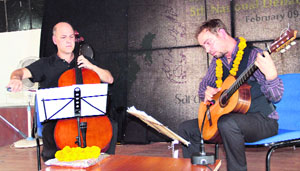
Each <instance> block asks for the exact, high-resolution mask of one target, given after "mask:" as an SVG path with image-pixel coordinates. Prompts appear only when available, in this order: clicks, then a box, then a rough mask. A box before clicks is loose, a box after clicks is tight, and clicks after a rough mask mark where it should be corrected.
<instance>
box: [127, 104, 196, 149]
mask: <svg viewBox="0 0 300 171" xmlns="http://www.w3.org/2000/svg"><path fill="white" fill-rule="evenodd" d="M127 112H128V113H130V114H132V115H134V116H136V117H137V118H139V119H141V120H142V121H143V122H145V123H146V124H147V125H149V126H151V127H152V128H154V129H155V130H157V131H158V132H160V133H162V134H164V135H166V136H168V137H169V138H171V139H173V140H178V141H180V142H181V143H183V144H185V145H186V146H189V144H190V142H188V141H187V140H185V139H183V138H182V137H180V136H179V135H177V134H176V133H175V132H173V131H172V130H170V129H169V128H167V127H166V126H164V125H163V124H162V123H160V122H159V121H157V120H156V119H154V118H153V117H152V116H150V115H148V114H147V113H145V112H144V111H140V110H137V109H136V108H135V107H134V106H132V107H130V108H128V109H127Z"/></svg>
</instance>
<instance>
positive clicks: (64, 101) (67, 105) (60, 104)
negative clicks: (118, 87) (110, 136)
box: [34, 83, 108, 170]
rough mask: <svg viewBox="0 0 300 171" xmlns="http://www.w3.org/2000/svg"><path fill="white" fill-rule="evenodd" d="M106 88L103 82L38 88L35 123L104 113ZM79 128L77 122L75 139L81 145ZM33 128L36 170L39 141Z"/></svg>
mask: <svg viewBox="0 0 300 171" xmlns="http://www.w3.org/2000/svg"><path fill="white" fill-rule="evenodd" d="M107 90H108V84H105V83H102V84H77V85H72V86H67V87H59V88H49V89H40V90H38V91H37V98H36V105H37V108H38V111H36V112H35V114H36V116H35V120H34V122H35V125H38V122H45V121H47V120H54V119H64V118H73V117H77V121H79V118H80V117H81V116H97V115H105V113H106V103H107ZM72 102H74V103H72ZM72 113H73V114H74V115H73V114H72ZM37 115H39V121H38V120H37ZM79 128H80V123H79V122H78V137H76V139H77V141H78V145H79V146H80V147H81V146H82V143H81V138H80V129H79ZM83 129H84V128H83ZM85 129H86V128H85ZM34 130H35V131H34V132H35V138H36V142H37V160H38V161H37V162H38V170H40V169H41V160H40V157H41V156H40V143H39V139H38V135H37V128H34ZM84 145H85V144H84Z"/></svg>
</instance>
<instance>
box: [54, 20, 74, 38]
mask: <svg viewBox="0 0 300 171" xmlns="http://www.w3.org/2000/svg"><path fill="white" fill-rule="evenodd" d="M62 28H69V29H71V30H73V32H74V29H73V27H72V26H71V24H69V23H67V22H59V23H57V24H55V26H54V27H53V29H52V34H53V36H54V35H55V34H56V32H57V31H58V30H60V29H62Z"/></svg>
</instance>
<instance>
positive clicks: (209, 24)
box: [195, 19, 228, 38]
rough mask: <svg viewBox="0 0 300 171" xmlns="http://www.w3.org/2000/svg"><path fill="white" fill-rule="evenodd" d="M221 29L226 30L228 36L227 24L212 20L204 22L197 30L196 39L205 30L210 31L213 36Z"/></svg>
mask: <svg viewBox="0 0 300 171" xmlns="http://www.w3.org/2000/svg"><path fill="white" fill-rule="evenodd" d="M220 29H224V30H225V31H226V33H227V34H228V31H227V28H226V26H225V24H224V23H223V22H222V21H221V20H220V19H211V20H207V21H205V22H203V23H202V24H201V26H200V27H199V28H198V29H197V32H196V35H195V37H196V38H198V36H199V34H200V33H201V32H202V31H203V30H208V31H210V32H211V33H213V34H217V33H218V31H219V30H220Z"/></svg>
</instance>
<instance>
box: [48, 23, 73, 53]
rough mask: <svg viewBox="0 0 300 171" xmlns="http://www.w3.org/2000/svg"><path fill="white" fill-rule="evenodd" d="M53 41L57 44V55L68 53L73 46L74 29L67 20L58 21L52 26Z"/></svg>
mask: <svg viewBox="0 0 300 171" xmlns="http://www.w3.org/2000/svg"><path fill="white" fill-rule="evenodd" d="M52 40H53V43H54V44H55V45H56V46H57V50H58V55H59V56H60V57H63V56H64V55H70V54H72V53H73V50H74V47H75V35H74V29H73V27H72V26H71V24H69V23H67V22H59V23H57V24H56V25H55V26H54V27H53V36H52Z"/></svg>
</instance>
